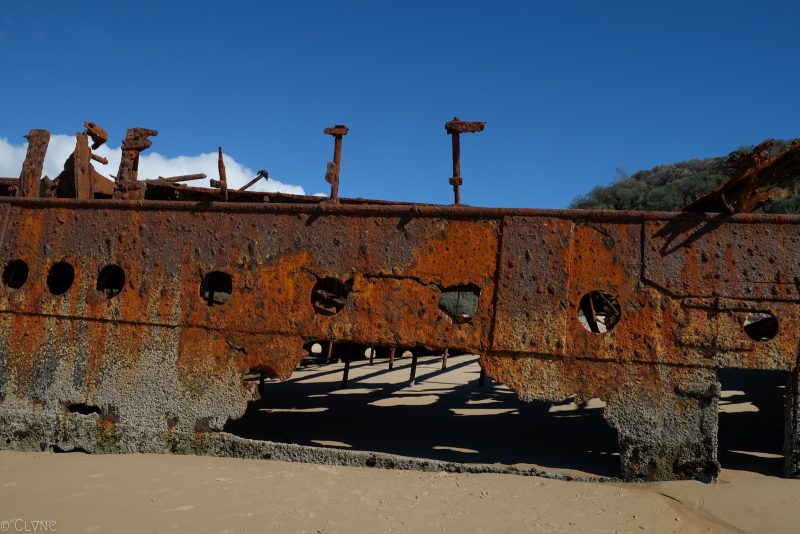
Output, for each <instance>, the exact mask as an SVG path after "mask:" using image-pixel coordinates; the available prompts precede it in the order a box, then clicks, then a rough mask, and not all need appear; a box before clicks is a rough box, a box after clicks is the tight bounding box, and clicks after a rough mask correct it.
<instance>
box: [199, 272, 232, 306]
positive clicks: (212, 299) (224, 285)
mask: <svg viewBox="0 0 800 534" xmlns="http://www.w3.org/2000/svg"><path fill="white" fill-rule="evenodd" d="M231 293H233V278H232V277H231V275H229V274H228V273H223V272H222V271H212V272H210V273H208V274H207V275H205V277H203V281H202V282H201V283H200V297H202V299H203V302H205V303H206V304H208V305H209V306H219V305H221V304H225V303H226V302H228V300H229V299H230V298H231Z"/></svg>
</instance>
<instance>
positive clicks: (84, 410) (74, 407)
mask: <svg viewBox="0 0 800 534" xmlns="http://www.w3.org/2000/svg"><path fill="white" fill-rule="evenodd" d="M67 411H68V412H69V413H79V414H81V415H89V414H93V413H96V414H101V413H102V411H101V410H100V408H99V407H97V406H93V405H91V404H86V403H85V402H78V403H75V404H68V405H67Z"/></svg>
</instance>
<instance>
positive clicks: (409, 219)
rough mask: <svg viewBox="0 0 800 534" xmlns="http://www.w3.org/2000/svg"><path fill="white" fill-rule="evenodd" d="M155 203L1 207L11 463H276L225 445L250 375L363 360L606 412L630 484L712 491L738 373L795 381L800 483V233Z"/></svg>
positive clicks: (689, 216) (172, 188)
mask: <svg viewBox="0 0 800 534" xmlns="http://www.w3.org/2000/svg"><path fill="white" fill-rule="evenodd" d="M142 184H143V185H142ZM138 186H141V187H143V189H142V190H143V191H144V192H145V199H144V200H135V201H133V200H107V199H105V200H104V199H47V198H45V199H42V198H38V199H37V198H14V197H10V198H2V199H0V261H1V262H2V267H3V268H4V272H3V277H2V280H3V286H2V289H0V321H2V322H3V323H4V324H3V326H2V328H0V447H7V448H15V449H25V450H31V449H36V450H38V449H54V448H55V449H59V450H72V449H76V448H80V449H83V450H86V451H90V452H124V451H140V452H168V451H181V452H197V453H202V452H208V453H214V454H222V453H227V454H241V455H248V454H255V453H254V452H252V451H253V450H254V449H253V447H254V446H253V445H252V443H250V442H248V441H247V440H243V439H241V438H236V437H233V436H230V435H228V434H226V433H224V432H222V429H223V425H224V424H225V423H226V421H228V420H231V419H236V418H239V417H241V416H242V415H243V414H244V412H245V409H246V407H247V403H248V401H250V400H252V399H254V398H257V396H258V394H259V392H258V385H257V381H254V380H250V379H247V378H246V377H250V376H253V375H256V376H260V375H261V374H263V375H265V376H269V377H274V378H279V379H286V378H288V377H289V376H290V375H291V374H292V372H293V371H294V369H295V368H296V366H297V365H298V363H299V362H300V360H301V359H302V358H303V356H304V355H305V354H306V351H305V349H304V348H303V347H307V346H309V344H310V343H313V342H320V344H321V345H322V346H323V347H324V348H325V350H328V351H329V354H328V356H329V357H332V356H334V355H335V354H334V352H335V351H336V349H335V344H337V345H338V344H342V345H345V344H348V343H350V344H358V345H359V346H364V347H375V348H376V349H378V350H379V351H382V353H387V352H388V353H389V357H390V358H392V355H393V354H394V353H395V350H396V349H400V351H401V352H400V353H402V348H403V347H408V348H414V350H415V351H422V350H430V351H438V353H441V352H443V351H445V350H448V352H450V353H451V354H452V353H453V352H454V351H462V352H469V353H475V354H480V355H481V358H480V364H481V367H482V369H483V370H484V371H485V373H486V375H488V376H489V377H491V378H493V379H495V380H497V381H499V382H502V383H504V384H507V385H508V386H509V387H510V388H511V389H513V390H514V391H515V392H516V393H517V395H519V396H520V397H521V398H523V399H525V400H544V401H554V402H556V401H562V400H564V399H565V398H568V397H570V396H573V395H575V396H576V400H577V402H583V401H586V400H588V399H590V398H593V397H599V398H602V399H604V400H605V401H606V403H607V407H606V409H605V412H604V416H605V418H606V420H607V421H608V422H609V424H610V425H611V426H613V427H614V428H615V429H616V431H617V433H618V436H619V446H620V460H621V467H622V474H623V476H624V477H625V478H628V479H644V480H660V479H670V478H695V479H700V480H712V479H713V478H714V477H715V476H716V474H717V473H718V471H719V464H718V462H717V404H718V399H719V392H720V385H719V383H718V378H717V372H718V370H719V369H720V368H723V367H735V368H742V369H768V370H777V371H783V372H785V373H786V376H787V381H788V384H789V386H790V387H789V388H787V391H788V393H787V400H788V402H787V412H786V418H787V424H786V475H787V476H794V477H798V476H800V416H798V412H799V410H798V403H799V401H800V391H799V388H798V386H797V384H798V356H797V355H798V353H800V347H798V342H799V341H800V339H799V338H798V336H797V330H796V328H794V327H793V325H796V324H798V320H800V282H798V281H799V280H800V262H798V261H796V258H795V257H794V256H795V253H794V250H795V248H796V246H797V244H798V243H799V242H800V217H796V216H776V215H753V214H737V215H732V216H731V215H724V216H723V215H720V214H705V213H646V212H592V211H580V210H575V211H569V210H567V211H556V210H523V209H485V208H469V207H464V206H430V205H421V204H399V203H397V204H392V203H386V202H377V201H364V200H362V201H354V200H350V199H341V203H333V202H327V201H325V199H319V198H316V199H313V197H290V196H283V197H272V196H269V195H271V194H265V193H253V192H236V191H233V190H231V191H230V192H229V193H230V197H229V199H228V200H229V201H228V202H219V191H215V190H212V189H203V188H190V187H187V186H185V185H181V184H173V183H155V182H147V183H144V182H140V183H139V184H137V187H138ZM169 192H174V195H173V193H169ZM147 195H153V196H152V197H147ZM170 195H173V196H170ZM181 195H185V196H181ZM212 195H215V196H212ZM156 198H164V199H165V200H157V199H156ZM176 199H177V200H176ZM257 199H260V200H257ZM273 200H274V201H273ZM87 228H91V231H87ZM334 342H335V343H334ZM248 451H249V452H248Z"/></svg>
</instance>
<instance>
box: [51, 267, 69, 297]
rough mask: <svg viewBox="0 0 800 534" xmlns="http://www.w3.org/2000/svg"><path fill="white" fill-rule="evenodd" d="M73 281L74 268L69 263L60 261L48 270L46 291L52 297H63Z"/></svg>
mask: <svg viewBox="0 0 800 534" xmlns="http://www.w3.org/2000/svg"><path fill="white" fill-rule="evenodd" d="M74 281H75V268H74V267H72V265H70V264H69V263H67V262H65V261H61V262H58V263H56V264H55V265H53V266H52V267H51V268H50V272H49V273H47V289H48V290H49V291H50V293H52V294H53V295H63V294H64V293H66V292H67V291H69V288H70V287H72V283H73V282H74Z"/></svg>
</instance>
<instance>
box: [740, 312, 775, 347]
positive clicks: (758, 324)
mask: <svg viewBox="0 0 800 534" xmlns="http://www.w3.org/2000/svg"><path fill="white" fill-rule="evenodd" d="M743 326H744V333H745V334H747V336H748V337H749V338H750V339H752V340H753V341H769V340H770V339H772V338H774V337H775V336H777V335H778V319H777V318H776V317H775V316H774V315H772V314H771V313H767V312H752V313H748V314H747V316H746V317H745V318H744V323H743Z"/></svg>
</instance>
